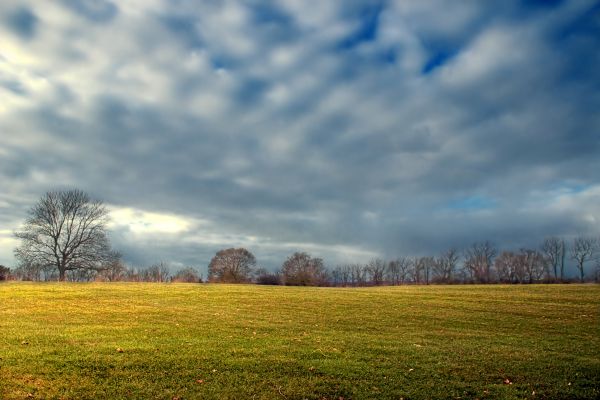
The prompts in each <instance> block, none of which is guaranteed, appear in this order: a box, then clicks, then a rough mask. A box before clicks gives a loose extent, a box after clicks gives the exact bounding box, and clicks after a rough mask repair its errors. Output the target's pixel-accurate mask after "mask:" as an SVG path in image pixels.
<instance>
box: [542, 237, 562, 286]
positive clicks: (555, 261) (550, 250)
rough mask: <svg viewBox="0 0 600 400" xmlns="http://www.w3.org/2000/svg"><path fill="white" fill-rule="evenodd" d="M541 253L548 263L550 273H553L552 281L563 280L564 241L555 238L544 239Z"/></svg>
mask: <svg viewBox="0 0 600 400" xmlns="http://www.w3.org/2000/svg"><path fill="white" fill-rule="evenodd" d="M542 252H543V253H544V256H545V257H546V259H547V260H548V262H549V263H550V266H551V267H552V271H553V272H554V279H559V278H558V277H559V269H560V279H561V280H563V279H564V273H565V241H564V240H563V239H561V238H557V237H549V238H546V239H544V243H543V244H542Z"/></svg>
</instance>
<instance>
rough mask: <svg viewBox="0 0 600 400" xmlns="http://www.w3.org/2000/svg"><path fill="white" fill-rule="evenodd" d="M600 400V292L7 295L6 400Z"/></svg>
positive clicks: (202, 288) (182, 287)
mask: <svg viewBox="0 0 600 400" xmlns="http://www.w3.org/2000/svg"><path fill="white" fill-rule="evenodd" d="M599 397H600V286H599V285H512V286H502V285H487V286H484V285H473V286H400V287H378V288H357V289H350V288H347V289H346V288H304V287H267V286H256V285H219V284H156V283H147V284H143V283H142V284H140V283H91V284H74V283H66V284H64V283H63V284H59V283H21V282H9V283H3V284H0V398H2V399H27V398H33V399H104V398H109V399H170V400H176V399H337V400H340V399H401V398H404V399H430V398H440V399H442V398H447V399H459V398H461V399H475V398H478V399H525V398H531V399H545V398H546V399H560V398H564V399H595V398H599Z"/></svg>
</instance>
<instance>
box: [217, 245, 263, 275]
mask: <svg viewBox="0 0 600 400" xmlns="http://www.w3.org/2000/svg"><path fill="white" fill-rule="evenodd" d="M255 265H256V258H254V254H252V253H251V252H249V251H248V250H246V249H244V248H239V249H234V248H231V249H224V250H220V251H218V252H217V254H215V256H214V257H213V258H212V260H210V264H209V265H208V279H209V281H212V282H229V283H242V282H248V281H249V280H250V277H251V275H252V272H253V268H254V267H255Z"/></svg>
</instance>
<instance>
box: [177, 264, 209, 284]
mask: <svg viewBox="0 0 600 400" xmlns="http://www.w3.org/2000/svg"><path fill="white" fill-rule="evenodd" d="M171 282H180V283H201V282H202V276H201V275H200V274H199V273H198V271H197V270H196V269H195V268H192V267H186V268H183V269H180V270H179V271H177V272H176V273H175V275H173V276H172V277H171Z"/></svg>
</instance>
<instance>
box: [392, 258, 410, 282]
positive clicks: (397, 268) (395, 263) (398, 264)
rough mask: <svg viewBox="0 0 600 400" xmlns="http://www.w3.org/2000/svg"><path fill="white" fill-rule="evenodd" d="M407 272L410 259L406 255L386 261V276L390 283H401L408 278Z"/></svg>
mask: <svg viewBox="0 0 600 400" xmlns="http://www.w3.org/2000/svg"><path fill="white" fill-rule="evenodd" d="M409 272H410V260H409V259H408V258H406V257H398V258H396V259H395V260H392V261H390V262H389V263H388V268H387V276H388V280H389V282H390V284H392V285H403V284H404V282H405V281H406V280H407V279H408V276H409Z"/></svg>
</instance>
